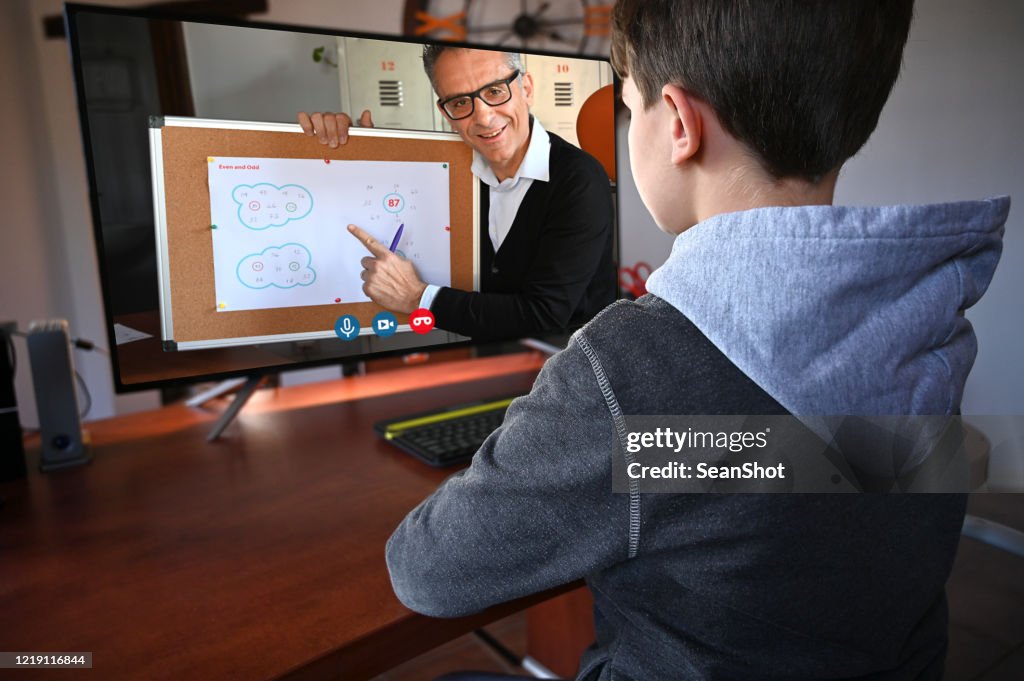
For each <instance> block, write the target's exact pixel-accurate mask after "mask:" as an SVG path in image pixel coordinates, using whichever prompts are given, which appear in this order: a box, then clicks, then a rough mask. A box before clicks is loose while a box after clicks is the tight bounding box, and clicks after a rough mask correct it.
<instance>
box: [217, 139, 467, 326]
mask: <svg viewBox="0 0 1024 681" xmlns="http://www.w3.org/2000/svg"><path fill="white" fill-rule="evenodd" d="M208 161H209V163H208V164H207V165H208V167H209V186H210V215H211V216H212V218H213V225H211V230H210V233H211V235H212V238H213V261H214V262H213V265H214V277H215V280H216V292H217V309H218V310H219V311H223V312H230V311H234V310H261V309H269V308H279V307H299V306H304V305H326V304H335V303H357V302H366V301H367V300H368V298H367V297H366V296H365V295H364V294H363V291H362V286H363V282H362V279H360V276H359V274H360V272H361V271H362V266H361V265H360V264H359V261H360V259H362V258H363V257H365V256H367V255H369V252H368V251H367V250H366V248H365V247H364V246H363V245H362V244H361V243H359V241H357V240H356V238H355V237H353V236H352V235H351V234H350V233H349V232H348V230H347V229H346V227H347V226H348V225H349V224H350V223H351V224H354V225H358V226H359V227H362V228H363V229H365V230H366V231H367V232H369V233H370V234H372V235H373V236H374V237H375V238H377V239H378V240H379V241H381V242H382V243H384V244H387V245H388V246H390V245H391V243H392V241H393V240H394V238H395V235H396V233H397V232H398V229H399V226H401V225H404V228H403V229H402V237H401V239H400V241H399V243H398V246H397V249H396V252H397V253H398V254H399V255H401V256H403V257H405V258H407V259H408V260H410V261H412V263H413V264H414V265H415V266H416V271H417V272H418V273H419V275H420V278H421V279H423V280H424V281H425V282H427V283H428V284H437V285H439V286H448V285H450V284H451V246H450V227H449V220H450V215H451V213H450V211H449V205H448V192H449V189H448V183H449V172H448V164H447V163H419V162H406V161H330V162H327V161H324V160H317V159H276V158H235V157H231V158H229V157H211V158H209V159H208Z"/></svg>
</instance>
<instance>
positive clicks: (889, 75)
mask: <svg viewBox="0 0 1024 681" xmlns="http://www.w3.org/2000/svg"><path fill="white" fill-rule="evenodd" d="M913 4H914V3H913V0H619V1H618V2H617V3H616V5H615V10H614V13H613V17H612V22H613V23H612V26H613V29H612V64H613V65H614V67H615V70H616V71H617V72H618V73H619V75H620V76H622V77H626V76H627V75H628V76H631V77H632V78H633V81H634V82H635V83H636V86H637V89H638V90H639V92H640V95H641V97H642V99H643V103H644V106H647V107H649V106H651V105H652V104H653V103H654V102H655V101H657V100H658V99H660V97H661V94H660V93H661V88H662V87H663V86H664V85H666V84H673V85H678V86H679V87H682V88H683V89H685V90H686V91H688V92H689V93H690V94H692V95H694V96H695V97H698V98H699V99H701V100H703V101H704V102H706V103H707V104H709V105H710V106H711V107H712V108H713V109H714V110H715V113H716V114H717V115H718V118H719V120H720V121H721V123H722V125H723V127H724V128H725V129H726V130H727V131H728V132H729V134H731V135H732V136H733V137H735V138H737V139H738V140H740V141H741V142H743V143H744V144H745V145H747V146H748V147H749V148H750V149H751V150H752V151H753V152H754V153H755V154H756V156H757V157H758V159H759V160H760V162H761V164H762V165H763V166H764V168H765V170H767V171H768V172H769V173H771V175H773V176H774V177H776V178H782V177H801V178H805V179H809V180H811V181H813V182H817V181H818V180H819V179H820V178H821V177H822V176H823V175H824V174H826V173H828V172H830V171H832V170H834V169H837V168H839V167H840V166H841V165H842V164H843V163H844V162H845V161H846V160H847V159H848V158H850V157H851V156H853V155H854V154H855V153H857V151H858V150H859V149H860V148H861V147H862V146H864V143H865V142H867V140H868V138H869V137H870V136H871V133H872V132H873V131H874V129H875V126H877V125H878V117H879V115H880V114H881V112H882V107H883V106H884V105H885V102H886V100H887V99H888V98H889V93H890V92H891V91H892V87H893V85H894V84H895V82H896V78H897V76H898V75H899V71H900V65H901V63H902V59H903V47H904V45H905V44H906V42H907V35H908V33H909V32H910V21H911V17H912V15H913Z"/></svg>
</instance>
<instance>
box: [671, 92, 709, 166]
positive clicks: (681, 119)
mask: <svg viewBox="0 0 1024 681" xmlns="http://www.w3.org/2000/svg"><path fill="white" fill-rule="evenodd" d="M661 103H662V105H663V106H666V107H668V108H669V110H670V111H669V113H670V124H671V126H672V129H671V135H672V156H671V159H672V163H673V164H674V165H679V164H680V163H683V162H684V161H688V160H689V159H691V158H693V156H694V155H695V154H696V153H697V151H698V150H699V149H700V144H701V133H702V131H703V120H702V118H701V113H700V109H698V108H697V106H696V105H695V103H694V100H693V97H692V96H691V95H690V93H688V92H687V91H686V90H684V89H683V88H681V87H679V86H678V85H666V86H664V87H663V88H661Z"/></svg>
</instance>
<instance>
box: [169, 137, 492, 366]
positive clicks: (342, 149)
mask: <svg viewBox="0 0 1024 681" xmlns="http://www.w3.org/2000/svg"><path fill="white" fill-rule="evenodd" d="M209 123H210V127H203V122H202V121H199V120H197V119H172V118H170V117H169V118H167V119H165V120H162V121H161V120H155V121H154V124H153V126H152V127H153V129H152V130H151V146H152V147H153V148H152V149H151V151H152V152H153V154H154V165H153V172H154V177H153V184H154V194H155V198H156V204H157V206H156V210H157V224H158V241H160V243H158V251H159V252H160V257H161V260H162V262H161V263H160V267H159V269H160V272H161V279H162V281H161V321H162V327H163V329H162V333H163V340H164V346H165V348H167V349H190V348H203V347H218V346H230V345H239V344H248V343H253V342H260V341H262V340H266V341H282V340H289V339H305V338H316V337H330V336H333V335H334V323H335V321H336V320H337V319H338V317H340V316H342V315H346V314H351V315H354V316H355V317H356V318H357V319H359V322H360V325H361V326H362V327H363V328H364V329H369V327H370V323H371V321H372V319H373V317H374V315H376V314H377V313H378V312H380V311H381V309H383V308H381V307H380V306H378V305H376V304H374V303H371V302H363V303H339V304H328V305H305V306H301V307H276V308H271V309H258V310H237V311H230V312H225V311H218V310H217V300H216V293H215V279H214V258H213V238H212V234H211V214H210V189H209V186H208V185H209V182H208V175H207V162H208V158H210V157H253V158H281V159H330V160H365V161H418V162H441V163H448V164H449V165H450V168H451V173H450V188H449V193H450V195H449V209H450V215H451V220H450V222H451V224H450V250H451V261H450V264H451V270H450V271H451V285H452V286H453V287H454V288H460V289H464V290H472V289H473V288H474V284H475V282H477V281H478V273H477V272H476V271H475V268H476V266H477V257H476V235H477V221H478V219H479V216H478V211H477V196H476V186H477V182H476V179H475V178H474V176H473V175H472V173H471V171H470V166H471V164H472V160H473V154H472V150H471V149H470V148H469V147H468V146H467V145H465V144H464V143H463V142H462V141H461V140H460V139H459V137H458V136H457V135H454V134H450V133H417V132H405V131H383V130H353V131H352V134H351V135H350V137H349V142H348V144H345V145H342V146H339V147H338V148H336V149H330V148H329V147H326V146H322V145H320V144H319V143H317V141H316V140H315V139H312V138H309V137H307V136H305V135H303V134H301V133H300V132H297V131H299V126H297V125H284V124H246V123H239V124H237V125H238V127H227V126H226V125H225V123H224V122H221V121H215V122H214V121H210V122H209ZM349 238H351V237H349ZM397 317H398V322H399V324H400V325H404V324H406V323H407V321H408V320H407V318H406V317H405V316H404V315H397ZM401 328H402V327H401V326H400V330H401Z"/></svg>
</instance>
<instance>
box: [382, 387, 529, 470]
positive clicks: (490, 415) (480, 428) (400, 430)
mask: <svg viewBox="0 0 1024 681" xmlns="http://www.w3.org/2000/svg"><path fill="white" fill-rule="evenodd" d="M513 399H515V398H512V397H507V398H501V399H494V400H484V401H480V402H470V403H467V404H459V405H456V406H454V407H449V408H447V409H443V410H440V411H432V412H425V413H422V414H413V415H411V416H403V417H401V418H397V419H389V420H387V421H381V422H380V423H376V424H374V426H373V429H374V430H375V431H376V432H377V434H378V435H380V436H381V437H383V438H384V439H385V440H387V441H388V442H390V443H392V444H394V445H395V446H397V447H399V448H401V449H402V450H404V451H406V452H408V453H410V454H412V455H413V456H415V457H416V458H418V459H420V460H421V461H424V462H425V463H428V464H430V465H431V466H436V467H444V466H454V465H456V464H460V463H463V462H464V461H468V460H469V459H471V458H473V455H474V454H475V453H476V451H477V450H478V449H480V445H481V444H483V442H484V440H486V439H487V436H488V435H490V434H491V433H493V432H494V431H495V430H496V429H497V428H498V426H500V425H501V422H502V420H504V418H505V410H506V409H507V408H508V405H509V403H510V402H511V401H512V400H513Z"/></svg>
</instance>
